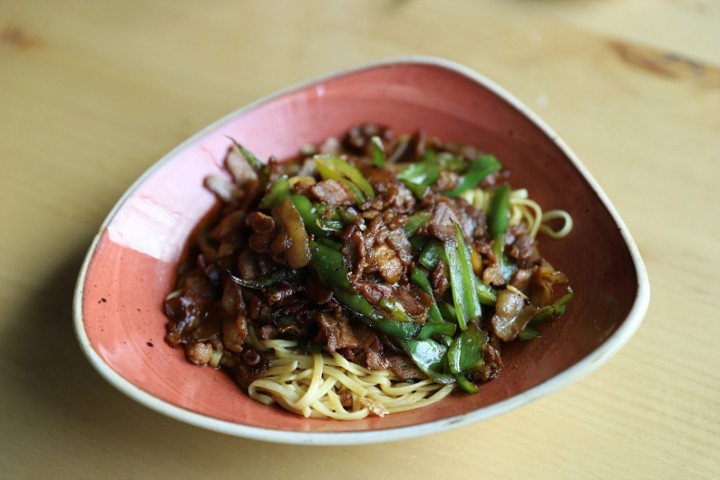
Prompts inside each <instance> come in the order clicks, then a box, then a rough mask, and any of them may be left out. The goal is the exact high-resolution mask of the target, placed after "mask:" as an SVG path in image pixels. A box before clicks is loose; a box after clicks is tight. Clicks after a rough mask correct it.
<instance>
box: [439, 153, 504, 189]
mask: <svg viewBox="0 0 720 480" xmlns="http://www.w3.org/2000/svg"><path fill="white" fill-rule="evenodd" d="M500 168H502V165H501V164H500V162H499V161H498V160H497V158H495V157H494V156H493V155H480V156H479V157H478V158H476V159H475V160H473V162H472V163H471V164H470V166H469V167H468V169H467V171H466V172H465V173H464V174H463V176H462V177H461V178H460V184H459V185H458V186H457V187H455V188H454V189H452V190H450V191H449V192H447V193H446V194H445V195H447V196H448V197H450V198H457V197H459V196H460V195H462V194H463V193H465V192H467V191H468V190H470V189H471V188H474V187H475V186H477V185H478V184H479V183H480V182H482V181H483V180H485V178H486V177H487V176H488V175H490V174H491V173H495V172H497V171H498V170H500Z"/></svg>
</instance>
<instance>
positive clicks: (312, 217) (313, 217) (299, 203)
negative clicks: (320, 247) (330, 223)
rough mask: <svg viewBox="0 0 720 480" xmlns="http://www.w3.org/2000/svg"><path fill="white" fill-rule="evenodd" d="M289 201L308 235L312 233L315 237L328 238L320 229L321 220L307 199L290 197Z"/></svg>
mask: <svg viewBox="0 0 720 480" xmlns="http://www.w3.org/2000/svg"><path fill="white" fill-rule="evenodd" d="M290 201H291V202H292V203H293V205H294V206H295V208H296V209H297V211H298V213H299V214H300V217H302V219H303V223H304V224H305V230H307V231H308V233H312V234H313V235H315V236H316V237H327V236H328V233H327V232H326V231H325V230H324V229H323V228H322V227H321V224H322V218H321V217H320V215H319V214H318V212H317V209H316V208H315V206H314V205H313V204H312V202H311V201H310V199H309V198H307V197H306V196H304V195H290Z"/></svg>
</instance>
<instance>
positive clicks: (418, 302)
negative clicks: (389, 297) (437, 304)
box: [395, 284, 432, 321]
mask: <svg viewBox="0 0 720 480" xmlns="http://www.w3.org/2000/svg"><path fill="white" fill-rule="evenodd" d="M395 298H396V299H397V301H398V302H400V304H401V305H402V306H403V308H404V309H405V311H406V312H407V313H408V315H410V316H411V317H412V318H413V319H415V320H420V321H424V320H425V316H426V315H427V311H428V309H429V308H430V305H432V298H431V297H430V295H428V294H427V293H425V292H423V291H422V290H420V288H418V287H417V286H415V285H413V284H404V285H399V286H398V287H397V288H395Z"/></svg>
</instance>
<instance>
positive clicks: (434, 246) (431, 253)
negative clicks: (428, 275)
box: [418, 240, 445, 270]
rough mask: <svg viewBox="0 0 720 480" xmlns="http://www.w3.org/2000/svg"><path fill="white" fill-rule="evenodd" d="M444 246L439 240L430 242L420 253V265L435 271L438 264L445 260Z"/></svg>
mask: <svg viewBox="0 0 720 480" xmlns="http://www.w3.org/2000/svg"><path fill="white" fill-rule="evenodd" d="M444 255H445V253H444V252H443V244H442V243H440V242H439V241H437V240H430V241H429V242H428V243H427V244H426V245H425V248H423V251H422V252H420V256H419V257H418V263H419V264H420V265H422V266H423V267H425V268H427V269H428V270H435V267H437V264H438V263H439V262H440V261H441V260H443V258H444Z"/></svg>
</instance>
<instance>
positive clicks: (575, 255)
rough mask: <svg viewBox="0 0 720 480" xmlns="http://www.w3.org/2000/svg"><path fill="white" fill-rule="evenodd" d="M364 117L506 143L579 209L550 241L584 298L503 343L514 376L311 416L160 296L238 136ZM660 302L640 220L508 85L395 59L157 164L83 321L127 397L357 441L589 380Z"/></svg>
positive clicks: (271, 142) (256, 435)
mask: <svg viewBox="0 0 720 480" xmlns="http://www.w3.org/2000/svg"><path fill="white" fill-rule="evenodd" d="M362 122H376V123H381V124H385V125H389V126H390V127H391V128H392V129H393V131H395V132H396V133H402V132H412V131H414V130H416V129H418V128H423V129H424V130H425V131H426V132H427V133H429V134H431V135H435V136H438V137H439V138H442V139H444V140H448V141H449V140H453V141H457V142H462V143H467V144H472V145H476V146H479V147H481V148H482V149H484V150H486V151H490V152H493V153H494V154H495V155H496V156H497V157H498V158H499V159H500V161H501V162H503V164H504V165H505V166H507V167H509V168H510V169H511V171H512V177H511V181H512V184H513V186H515V187H516V188H517V187H520V186H524V187H527V188H528V189H529V191H530V194H531V196H532V197H533V198H534V199H536V200H537V201H538V202H539V203H540V204H541V205H543V206H544V207H545V208H548V209H549V208H563V209H565V210H567V211H569V213H570V214H571V215H572V217H573V218H574V223H575V226H574V229H573V231H572V233H571V234H570V236H569V237H567V238H565V239H563V240H561V241H557V240H549V239H541V250H542V251H543V253H544V254H545V256H546V257H547V258H549V259H550V261H551V262H552V263H553V264H554V265H555V266H556V267H557V268H559V269H560V270H562V271H564V272H566V273H567V274H568V276H569V278H570V279H571V283H572V286H573V289H574V290H575V293H576V296H575V299H574V300H573V301H572V303H571V304H570V306H569V308H568V310H567V313H566V315H565V316H564V317H562V318H561V319H559V320H557V321H554V322H551V323H548V324H545V325H543V327H542V336H541V337H540V338H538V339H535V340H533V341H529V342H516V343H513V344H512V345H509V346H507V347H504V350H503V360H504V362H505V368H504V370H503V372H502V374H501V376H500V377H499V378H498V379H496V380H494V381H491V382H488V383H487V384H484V385H482V386H481V387H480V393H479V394H476V395H467V394H457V395H453V396H451V397H450V398H447V399H445V400H443V401H441V402H440V403H439V404H437V405H435V406H433V407H430V408H425V409H420V410H416V411H413V412H408V413H398V414H393V415H388V416H385V417H383V418H379V417H370V418H366V419H364V420H359V421H350V422H342V421H332V420H318V419H305V418H301V417H298V416H295V415H292V414H289V413H286V412H284V411H281V410H280V409H277V408H273V407H267V406H264V405H261V404H259V403H256V402H254V401H252V400H250V399H249V398H248V397H247V396H246V395H245V394H244V393H243V392H242V391H240V389H239V388H238V387H237V386H236V385H235V384H234V383H233V382H232V381H231V380H230V379H229V377H228V376H226V375H225V374H224V373H222V372H221V371H215V370H212V369H210V368H201V367H196V366H194V365H191V364H190V363H188V362H187V361H186V360H185V358H184V355H183V352H182V351H181V350H180V349H172V348H170V347H169V346H168V345H167V344H166V343H165V341H164V340H163V338H164V335H165V323H166V318H165V316H164V314H163V309H162V304H163V299H164V298H165V296H166V295H167V294H168V293H169V292H170V291H171V290H172V288H173V281H174V278H175V270H176V266H177V263H178V259H179V257H180V255H181V253H182V250H183V247H184V245H185V243H186V239H187V238H188V235H189V233H190V231H191V230H192V229H193V227H195V225H196V224H197V223H198V221H199V220H200V219H201V217H203V216H204V215H205V214H206V213H207V212H208V211H209V210H210V209H211V207H212V206H213V203H214V197H213V196H212V195H211V194H210V193H209V192H208V191H207V190H206V189H205V188H204V187H203V178H204V177H206V176H207V175H209V174H218V173H221V165H222V159H223V156H224V154H225V152H226V150H227V148H228V146H229V140H228V136H230V137H233V138H236V139H239V140H240V141H242V143H244V144H245V145H246V146H247V147H249V148H250V149H251V150H252V151H254V152H255V153H257V154H258V155H259V156H261V157H263V158H267V157H269V156H270V155H275V156H276V157H278V158H281V159H282V158H286V157H289V156H292V155H294V154H296V153H297V152H298V149H299V147H300V146H302V145H304V144H308V143H316V142H320V141H322V140H323V139H325V138H326V137H328V136H330V135H340V134H341V133H342V132H343V131H344V130H346V129H347V128H349V127H350V126H352V125H354V124H358V123H362ZM648 301H649V286H648V280H647V275H646V272H645V268H644V266H643V263H642V260H641V258H640V255H639V253H638V250H637V248H636V246H635V244H634V243H633V241H632V239H631V237H630V234H629V232H628V231H627V228H626V227H625V225H624V224H623V222H622V220H621V219H620V217H619V216H618V214H617V212H616V211H615V209H614V208H613V206H612V205H611V204H610V201H609V200H608V198H607V197H606V196H605V194H604V193H603V192H602V190H601V189H600V187H599V186H598V184H597V183H596V182H595V181H594V180H593V179H592V177H591V176H590V174H589V173H588V171H587V170H586V169H585V167H583V165H582V164H581V163H580V161H579V160H578V159H577V158H576V156H575V155H574V154H573V153H572V152H571V151H570V149H569V148H568V147H567V146H566V145H565V143H564V142H563V141H562V140H560V138H559V137H558V135H557V134H555V132H553V131H552V130H551V129H550V128H549V127H548V126H547V125H546V124H545V123H544V122H543V121H542V120H540V119H539V118H538V117H537V116H536V115H534V114H533V113H531V112H530V111H529V110H528V108H527V107H525V106H523V105H522V104H521V103H520V102H519V101H518V100H516V99H515V98H513V97H512V96H511V95H510V94H508V93H507V92H505V91H504V90H502V89H501V88H500V87H498V86H497V85H495V84H494V83H492V82H491V81H489V80H488V79H486V78H485V77H483V76H481V75H479V74H478V73H476V72H474V71H472V70H470V69H468V68H465V67H463V66H460V65H457V64H454V63H451V62H448V61H445V60H440V59H433V58H416V57H412V58H403V59H394V60H388V61H383V62H379V63H375V64H371V65H366V66H362V67H360V68H356V69H352V70H349V71H344V72H340V73H335V74H332V75H329V76H326V77H324V78H321V79H318V80H314V81H310V82H307V83H303V84H301V85H298V86H294V87H291V88H289V89H287V90H284V91H282V92H280V93H277V94H274V95H271V96H269V97H267V98H264V99H262V100H259V101H257V102H255V103H253V104H251V105H248V106H246V107H244V108H241V109H240V110H238V111H235V112H233V113H231V114H230V115H228V116H226V117H225V118H223V119H221V120H219V121H217V122H215V123H214V124H212V125H210V126H209V127H207V128H206V129H204V130H203V131H201V132H199V133H198V134H196V135H195V136H193V137H192V138H190V139H189V140H187V141H186V142H184V143H183V144H182V145H180V146H178V147H177V148H176V149H174V150H173V151H172V152H170V153H169V154H168V155H166V156H165V157H164V158H162V159H161V160H160V161H158V162H157V163H156V164H155V165H153V166H152V167H151V168H150V169H149V170H148V171H147V172H146V173H145V174H144V175H143V176H142V177H141V178H140V179H139V180H138V181H137V182H136V183H135V184H134V185H133V186H132V187H131V188H130V189H129V190H128V192H127V193H126V194H125V195H124V196H123V197H122V198H121V199H120V201H119V202H118V204H117V205H116V206H115V208H114V209H113V210H112V212H111V213H110V214H109V216H108V217H107V219H106V220H105V222H104V223H103V225H102V227H101V229H100V231H99V233H98V235H97V237H96V238H95V240H94V242H93V244H92V246H91V248H90V250H89V252H88V255H87V257H86V260H85V263H84V265H83V267H82V271H81V272H80V277H79V280H78V285H77V290H76V295H75V304H74V310H75V328H76V332H77V337H78V339H79V342H80V345H81V347H82V349H83V351H84V353H85V355H86V356H87V357H88V359H89V360H90V362H91V363H92V365H93V366H94V367H95V368H96V369H97V370H98V371H99V372H100V374H101V375H102V376H103V377H104V378H106V379H107V380H108V381H109V382H110V383H111V384H112V385H114V386H115V387H117V388H118V389H119V390H120V391H122V392H123V393H125V394H126V395H128V396H130V397H131V398H133V399H135V400H137V401H138V402H140V403H141V404H144V405H146V406H147V407H150V408H152V409H154V410H156V411H158V412H161V413H163V414H166V415H168V416H170V417H174V418H176V419H178V420H182V421H185V422H187V423H190V424H193V425H196V426H200V427H204V428H208V429H211V430H216V431H219V432H223V433H227V434H232V435H237V436H242V437H248V438H253V439H259V440H265V441H273V442H284V443H297V444H359V443H371V442H381V441H390V440H398V439H404V438H409V437H413V436H418V435H424V434H430V433H433V432H438V431H442V430H447V429H450V428H453V427H459V426H463V425H468V424H471V423H473V422H477V421H479V420H483V419H487V418H489V417H492V416H495V415H498V414H500V413H504V412H507V411H509V410H511V409H514V408H517V407H519V406H521V405H524V404H526V403H528V402H530V401H532V400H535V399H537V398H539V397H542V396H544V395H546V394H548V393H550V392H553V391H556V390H558V389H559V388H561V387H564V386H566V385H568V384H570V383H572V382H575V381H577V380H578V379H580V378H581V377H583V376H584V375H586V374H588V373H589V372H590V371H592V370H594V369H596V368H598V367H599V366H600V365H601V364H602V363H604V362H605V361H606V360H607V359H608V358H610V356H612V355H613V354H614V353H616V352H617V351H618V350H619V349H620V348H621V347H622V345H624V344H625V343H626V342H627V340H628V339H629V338H630V337H631V336H632V334H633V333H634V332H635V330H636V329H637V328H638V326H639V325H640V323H641V321H642V317H643V315H644V314H645V312H646V310H647V306H648Z"/></svg>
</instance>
